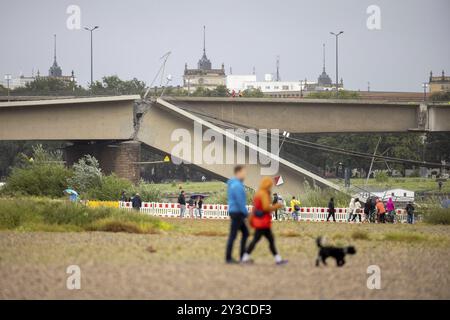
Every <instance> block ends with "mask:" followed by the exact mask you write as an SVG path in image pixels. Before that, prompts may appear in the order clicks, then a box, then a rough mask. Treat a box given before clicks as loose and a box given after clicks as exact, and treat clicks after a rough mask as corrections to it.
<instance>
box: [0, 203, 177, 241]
mask: <svg viewBox="0 0 450 320" xmlns="http://www.w3.org/2000/svg"><path fill="white" fill-rule="evenodd" d="M2 229H3V230H16V231H59V232H63V231H111V232H133V233H154V232H157V231H159V230H168V229H170V225H169V224H167V223H165V222H162V221H160V220H159V219H157V218H154V217H150V216H148V215H144V214H141V213H135V212H128V211H124V210H121V209H114V208H105V207H98V208H89V207H85V206H83V205H80V204H74V203H71V202H66V201H61V200H48V199H45V200H36V199H11V200H9V199H3V200H0V230H2Z"/></svg>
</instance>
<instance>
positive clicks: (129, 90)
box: [89, 75, 145, 95]
mask: <svg viewBox="0 0 450 320" xmlns="http://www.w3.org/2000/svg"><path fill="white" fill-rule="evenodd" d="M89 90H90V92H91V93H92V94H95V95H124V94H143V93H144V92H145V82H143V81H140V80H138V79H136V78H133V79H131V80H121V79H120V78H119V77H118V76H117V75H112V76H106V77H103V78H102V81H101V82H100V81H95V82H94V83H93V84H92V85H90V86H89Z"/></svg>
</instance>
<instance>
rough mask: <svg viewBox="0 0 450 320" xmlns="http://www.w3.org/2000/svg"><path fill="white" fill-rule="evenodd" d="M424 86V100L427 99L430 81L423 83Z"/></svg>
mask: <svg viewBox="0 0 450 320" xmlns="http://www.w3.org/2000/svg"><path fill="white" fill-rule="evenodd" d="M422 88H423V101H427V89H428V83H426V82H424V83H422Z"/></svg>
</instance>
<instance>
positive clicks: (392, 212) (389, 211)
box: [386, 198, 395, 223]
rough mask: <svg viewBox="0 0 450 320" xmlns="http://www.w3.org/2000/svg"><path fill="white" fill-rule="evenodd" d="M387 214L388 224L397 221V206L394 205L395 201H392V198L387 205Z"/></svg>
mask: <svg viewBox="0 0 450 320" xmlns="http://www.w3.org/2000/svg"><path fill="white" fill-rule="evenodd" d="M386 212H387V214H388V222H391V223H394V221H395V205H394V201H392V198H389V199H388V202H387V203H386Z"/></svg>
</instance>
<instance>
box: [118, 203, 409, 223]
mask: <svg viewBox="0 0 450 320" xmlns="http://www.w3.org/2000/svg"><path fill="white" fill-rule="evenodd" d="M118 207H119V208H121V209H125V210H132V209H133V208H132V205H131V202H119V206H118ZM247 208H248V210H249V211H251V210H252V206H247ZM347 210H348V209H347V208H336V212H335V218H336V221H337V222H347V221H348V216H349V214H348V212H347ZM140 212H142V213H145V214H148V215H152V216H158V217H168V218H177V217H180V205H179V204H178V203H166V202H143V203H142V207H141V208H140ZM291 215H292V208H287V207H286V208H284V209H281V210H279V217H281V219H282V220H284V219H286V218H287V217H291ZM200 216H201V218H202V219H229V215H228V206H227V205H223V204H204V205H203V206H202V210H201V214H200V213H199V212H198V211H197V208H196V207H190V206H189V205H186V211H185V212H184V217H185V218H189V217H195V218H200ZM327 216H328V208H325V207H301V208H300V210H299V211H298V220H299V221H309V222H323V221H326V220H327ZM362 216H363V217H364V214H362ZM273 218H275V216H274V215H273ZM396 221H397V222H401V223H406V221H407V214H406V212H405V210H404V209H397V210H396Z"/></svg>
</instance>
